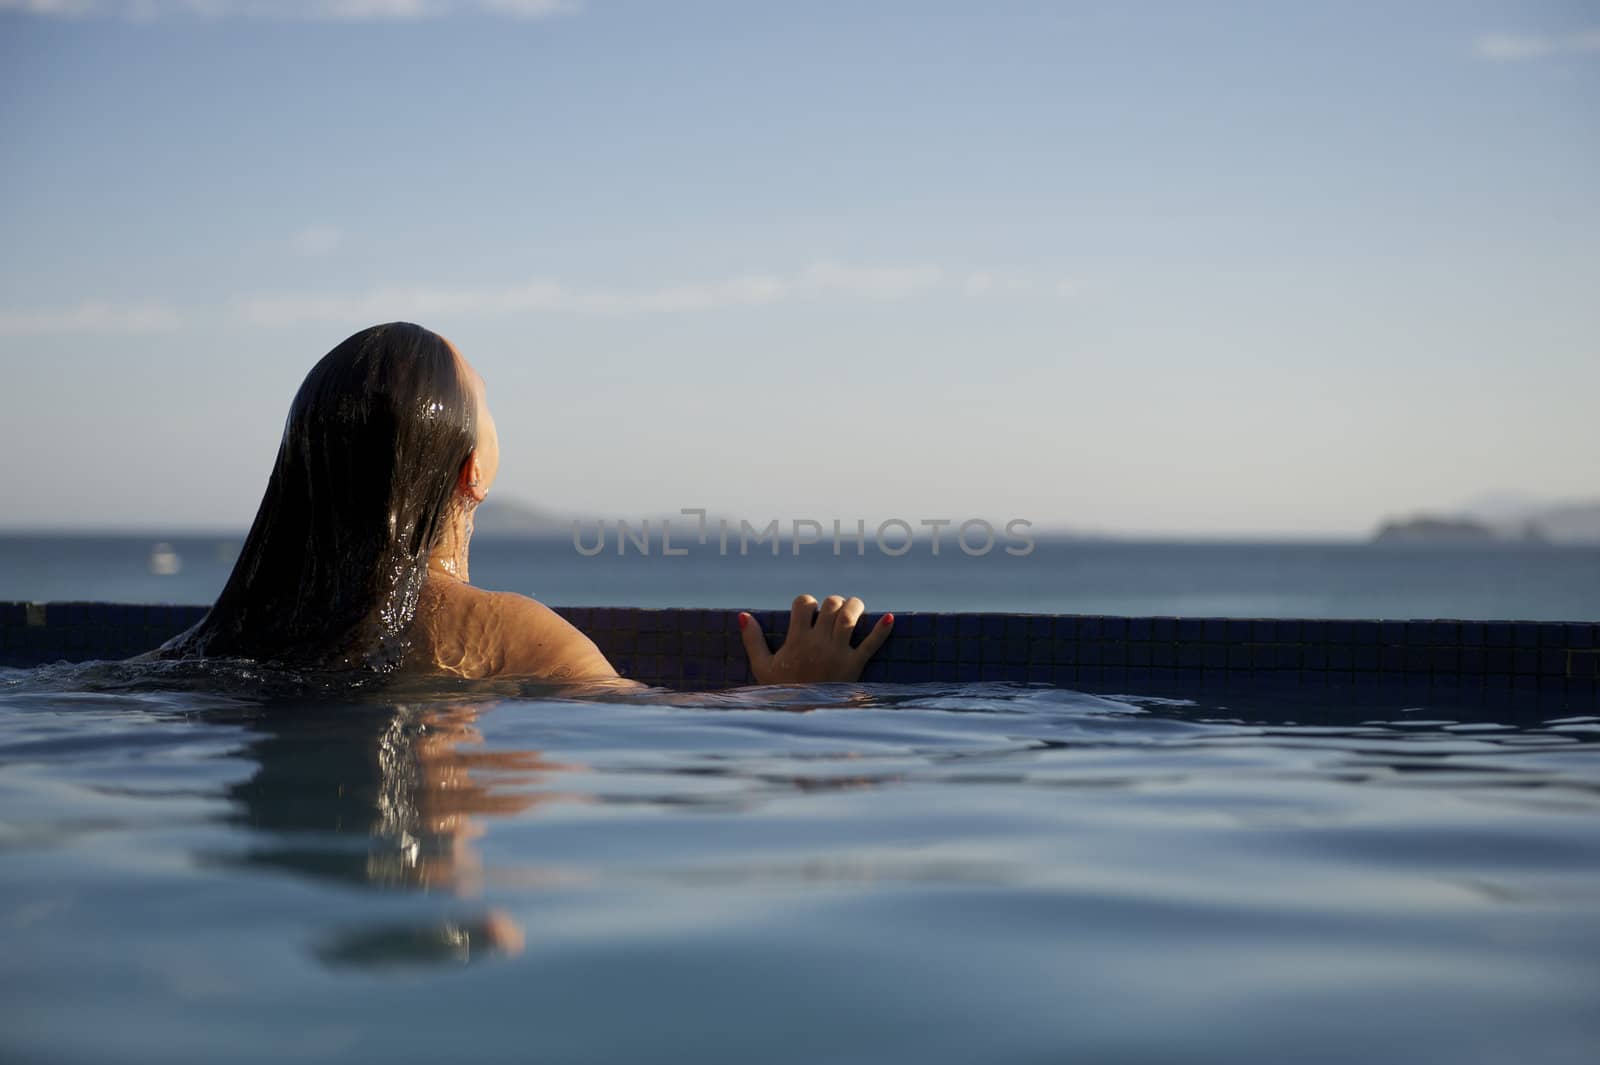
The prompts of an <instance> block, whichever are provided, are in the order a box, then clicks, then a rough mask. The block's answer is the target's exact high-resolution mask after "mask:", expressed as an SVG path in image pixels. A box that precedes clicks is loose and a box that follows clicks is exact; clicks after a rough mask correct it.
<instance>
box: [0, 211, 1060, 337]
mask: <svg viewBox="0 0 1600 1065" xmlns="http://www.w3.org/2000/svg"><path fill="white" fill-rule="evenodd" d="M323 230H324V227H309V228H308V229H307V230H305V231H303V232H302V233H299V234H296V238H297V239H300V240H301V242H302V246H304V247H307V248H311V249H324V248H328V247H330V246H336V240H335V237H334V236H330V234H329V233H328V232H324V231H323ZM331 232H332V234H334V235H336V234H337V233H338V231H337V230H333V231H331ZM1041 291H1044V292H1049V291H1054V292H1056V293H1057V294H1059V295H1061V296H1071V295H1075V294H1076V293H1077V291H1078V283H1077V281H1075V280H1061V281H1050V280H1048V279H1039V280H1035V279H1033V278H1029V277H1025V276H1022V275H1016V274H995V273H991V272H987V271H970V272H960V273H956V274H950V273H947V272H946V271H944V270H942V269H941V268H939V267H937V266H931V265H910V266H864V265H858V264H851V263H839V262H829V261H824V262H819V263H815V264H813V265H811V266H809V267H807V268H805V269H803V270H799V271H795V272H791V273H787V274H784V273H749V274H739V275H737V276H734V277H727V278H723V279H721V280H712V281H693V282H672V283H664V284H658V285H652V286H646V287H639V288H608V287H590V286H582V285H570V284H567V283H565V282H562V281H559V280H555V279H552V278H535V279H533V280H530V281H526V282H522V283H520V284H512V285H497V286H483V287H467V288H462V287H448V286H430V285H414V286H389V287H380V288H372V289H368V290H366V291H362V292H355V293H345V294H324V293H317V292H298V293H297V292H287V293H257V294H251V295H244V296H240V297H237V298H235V299H232V300H230V301H228V302H227V303H226V304H224V305H222V306H220V307H218V306H211V307H189V308H186V309H179V308H176V307H173V306H170V305H167V304H162V303H140V304H114V303H109V302H104V301H89V302H84V303H79V304H76V305H73V306H67V307H45V308H10V309H6V308H0V336H3V337H17V336H40V335H50V334H72V333H83V334H95V333H99V334H120V335H132V334H141V333H158V332H165V331H169V330H174V329H181V328H183V327H185V326H189V325H193V324H195V323H197V322H209V323H211V324H218V323H220V322H222V321H229V322H232V323H234V324H238V325H246V326H265V327H276V326H294V325H303V324H315V323H342V324H348V323H360V322H376V321H388V320H391V319H396V318H413V319H420V320H426V319H430V318H442V317H449V318H463V317H484V316H494V315H513V314H563V315H590V316H596V317H626V316H636V315H668V314H704V313H711V312H716V311H723V310H732V309H737V308H749V307H765V306H771V305H775V304H779V303H784V302H787V301H793V300H800V299H808V298H810V299H820V298H842V299H857V300H895V299H903V298H906V297H909V296H915V295H920V294H927V293H946V294H948V293H953V292H964V293H967V294H969V295H977V294H982V293H990V292H1013V293H1035V292H1041Z"/></svg>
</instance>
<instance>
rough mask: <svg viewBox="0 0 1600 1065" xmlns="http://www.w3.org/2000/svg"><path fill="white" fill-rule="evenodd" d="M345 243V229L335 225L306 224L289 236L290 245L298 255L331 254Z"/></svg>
mask: <svg viewBox="0 0 1600 1065" xmlns="http://www.w3.org/2000/svg"><path fill="white" fill-rule="evenodd" d="M343 244H344V231H343V230H340V229H338V228H336V227H334V226H306V227H305V228H304V229H301V230H297V231H296V232H294V233H292V234H290V236H289V247H291V248H293V249H294V251H295V253H296V254H297V255H304V256H307V257H315V256H318V255H331V254H332V253H333V252H336V251H338V250H339V248H340V246H341V245H343Z"/></svg>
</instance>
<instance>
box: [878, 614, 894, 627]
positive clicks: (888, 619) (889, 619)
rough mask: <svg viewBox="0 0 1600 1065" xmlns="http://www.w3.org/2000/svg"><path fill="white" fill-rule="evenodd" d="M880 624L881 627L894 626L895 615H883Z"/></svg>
mask: <svg viewBox="0 0 1600 1065" xmlns="http://www.w3.org/2000/svg"><path fill="white" fill-rule="evenodd" d="M878 624H879V625H893V624H894V615H893V614H885V615H883V619H882V620H881V621H879V622H878Z"/></svg>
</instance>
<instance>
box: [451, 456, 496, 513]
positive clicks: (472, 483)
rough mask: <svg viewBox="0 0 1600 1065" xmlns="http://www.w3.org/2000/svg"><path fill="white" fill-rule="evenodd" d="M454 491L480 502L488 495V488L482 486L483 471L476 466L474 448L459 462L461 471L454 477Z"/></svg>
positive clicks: (476, 458) (476, 460) (476, 459)
mask: <svg viewBox="0 0 1600 1065" xmlns="http://www.w3.org/2000/svg"><path fill="white" fill-rule="evenodd" d="M456 491H457V492H460V493H461V494H462V495H464V496H466V497H467V498H468V499H471V500H472V501H473V502H474V503H482V502H483V501H484V499H485V498H487V496H488V495H489V491H488V489H486V488H485V487H484V486H483V471H482V470H481V469H480V468H479V466H478V451H477V449H476V448H474V449H473V450H472V451H470V452H468V453H467V457H466V460H465V461H464V462H462V463H461V473H460V474H459V475H458V476H457V477H456Z"/></svg>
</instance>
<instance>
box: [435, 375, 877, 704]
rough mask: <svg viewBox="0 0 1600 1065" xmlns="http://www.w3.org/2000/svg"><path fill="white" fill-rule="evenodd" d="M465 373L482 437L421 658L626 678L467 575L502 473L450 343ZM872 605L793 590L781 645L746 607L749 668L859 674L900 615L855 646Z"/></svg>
mask: <svg viewBox="0 0 1600 1065" xmlns="http://www.w3.org/2000/svg"><path fill="white" fill-rule="evenodd" d="M450 350H451V351H453V352H455V355H456V360H457V362H458V363H459V364H460V367H461V373H462V376H463V378H464V379H465V380H466V381H467V382H468V384H469V386H470V387H471V389H472V391H473V394H474V396H475V397H476V399H477V405H478V439H477V446H476V447H474V449H473V451H472V453H471V454H470V455H468V456H467V459H466V461H465V462H464V463H462V465H461V472H460V474H459V476H458V477H457V478H456V487H455V497H454V504H455V505H453V506H452V507H451V509H450V515H449V524H448V526H447V527H446V529H445V531H444V534H443V535H442V536H441V538H440V541H439V544H438V546H437V547H436V548H435V549H434V551H433V552H432V554H431V555H430V556H429V559H428V577H427V581H426V583H425V584H424V585H423V589H422V597H421V600H420V602H419V603H418V606H417V614H416V621H415V623H414V625H413V628H412V634H413V639H414V641H415V644H414V651H415V653H416V654H417V655H418V658H419V659H420V660H421V661H423V662H427V663H429V664H430V665H431V666H432V667H433V668H434V669H436V670H438V671H439V672H443V673H449V674H453V675H456V676H461V677H493V676H502V675H507V676H525V677H540V678H544V679H547V680H562V681H565V680H583V681H590V680H595V681H614V682H617V683H629V682H626V681H622V680H621V678H620V677H619V676H618V674H617V671H616V670H615V669H614V668H613V667H612V665H611V663H610V662H608V661H606V657H605V655H603V654H601V653H600V649H599V648H598V647H596V646H595V645H594V641H592V640H590V639H589V637H587V636H585V635H584V634H583V633H581V632H579V631H578V630H577V629H575V628H573V627H572V625H570V624H569V623H568V622H567V621H566V620H565V619H563V618H562V617H561V616H560V615H559V614H557V613H556V612H555V611H553V610H551V609H550V608H549V607H547V606H545V605H544V604H542V603H539V602H536V601H535V600H532V599H529V598H528V597H527V596H523V595H517V594H515V593H514V592H490V591H485V590H484V589H482V588H475V587H473V586H472V585H471V584H470V583H468V581H469V579H470V577H469V572H468V564H467V563H468V559H467V556H468V549H469V547H470V544H471V539H472V512H473V510H474V509H475V508H476V507H477V506H478V504H479V503H482V502H483V501H484V499H485V498H487V497H488V494H489V489H490V487H491V486H492V485H493V484H494V479H495V477H496V476H497V475H498V474H499V472H500V436H499V433H498V431H497V430H496V428H495V423H494V417H493V415H491V414H490V413H489V405H488V401H487V398H486V395H485V388H484V382H483V378H482V376H480V375H479V374H478V372H477V370H475V369H473V367H472V364H471V363H469V362H467V360H466V359H465V358H463V357H462V355H461V353H460V351H458V350H456V347H455V345H454V344H452V345H451V346H450ZM865 610H866V604H864V603H863V602H862V601H861V600H860V599H856V598H853V597H852V598H849V599H846V598H844V597H843V596H838V595H830V596H828V597H827V598H826V599H824V600H823V601H822V602H821V603H820V604H819V603H818V602H817V600H816V599H814V598H813V597H811V596H809V595H802V596H799V597H798V598H796V599H795V601H794V604H793V609H792V613H791V615H790V622H789V632H788V635H787V637H786V638H785V640H784V644H783V646H782V647H780V648H779V649H778V651H777V652H776V653H774V652H772V651H771V650H770V649H769V648H768V647H767V642H766V638H765V636H764V635H763V634H762V631H761V626H760V624H759V623H758V622H757V621H756V619H755V618H754V617H752V616H751V615H749V614H740V615H739V628H740V632H741V635H742V638H743V641H744V648H745V653H746V654H747V655H748V656H749V658H750V669H751V673H752V675H753V676H754V677H755V679H756V682H757V683H760V684H806V683H818V682H823V681H853V680H856V679H857V678H859V677H860V676H861V670H862V669H863V667H865V666H866V664H867V661H868V660H869V659H870V658H871V657H872V655H873V654H874V653H875V652H876V651H877V650H878V648H879V647H880V646H882V645H883V641H884V640H886V639H888V637H889V632H890V630H891V628H892V627H893V624H894V618H893V615H889V614H886V615H884V617H883V619H882V620H881V621H880V622H879V623H878V624H877V625H874V626H873V628H872V631H871V632H870V633H868V635H867V636H866V638H865V639H863V640H862V641H861V645H860V646H859V647H851V646H850V636H851V633H852V632H853V631H854V629H855V626H856V622H857V621H859V620H860V619H861V615H862V613H863V612H864V611H865Z"/></svg>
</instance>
